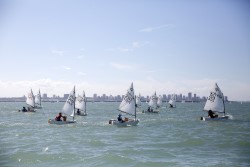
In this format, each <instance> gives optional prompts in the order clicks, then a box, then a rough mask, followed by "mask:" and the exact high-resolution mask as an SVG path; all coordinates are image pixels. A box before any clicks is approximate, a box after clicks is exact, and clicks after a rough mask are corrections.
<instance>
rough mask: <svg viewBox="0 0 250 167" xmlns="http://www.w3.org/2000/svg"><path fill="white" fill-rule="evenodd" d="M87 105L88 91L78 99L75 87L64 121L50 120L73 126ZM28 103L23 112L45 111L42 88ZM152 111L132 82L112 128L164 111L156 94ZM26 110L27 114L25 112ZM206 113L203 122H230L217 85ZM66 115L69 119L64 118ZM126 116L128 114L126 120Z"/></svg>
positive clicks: (173, 99)
mask: <svg viewBox="0 0 250 167" xmlns="http://www.w3.org/2000/svg"><path fill="white" fill-rule="evenodd" d="M86 102H87V98H86V96H85V92H84V91H83V92H82V94H81V95H79V94H78V96H77V97H76V93H75V86H74V88H73V89H72V91H71V92H70V94H69V96H68V98H67V100H66V102H65V104H64V105H63V107H62V110H61V111H60V112H59V117H61V118H63V119H61V118H60V120H57V119H49V120H48V123H49V124H57V125H63V124H72V123H76V120H75V116H87V110H86ZM26 104H27V105H28V107H27V108H28V110H26V109H25V107H23V109H22V110H19V111H23V112H35V111H37V109H42V104H41V92H40V89H39V90H38V92H37V94H36V96H34V94H33V91H32V89H30V91H29V92H28V95H27V98H26ZM168 104H169V107H170V108H176V95H175V94H173V95H172V96H171V99H170V100H169V102H168ZM147 105H148V109H147V110H145V111H144V110H142V111H141V107H142V102H141V95H140V94H139V96H136V95H135V91H134V87H133V83H131V85H130V87H129V89H128V90H127V92H126V94H125V96H124V97H123V99H122V102H121V103H120V105H119V107H118V109H117V110H118V113H119V115H118V118H117V119H110V120H109V121H108V123H109V124H110V125H116V126H123V127H124V126H136V125H138V123H139V122H140V120H139V119H138V118H137V112H141V113H159V112H160V109H161V108H162V106H163V103H162V96H161V95H159V96H157V95H156V91H155V92H154V94H153V95H152V96H151V97H150V100H149V102H148V103H147ZM24 110H25V111H24ZM203 111H205V112H207V114H208V115H207V116H203V117H201V118H200V119H201V120H203V121H210V120H225V119H229V115H226V110H225V102H224V95H223V93H222V91H221V89H220V88H219V86H218V85H217V83H215V84H214V85H213V87H212V89H211V91H210V94H209V96H208V98H207V101H206V104H205V106H204V109H203ZM62 114H64V115H66V116H62ZM122 114H123V115H125V117H124V118H122Z"/></svg>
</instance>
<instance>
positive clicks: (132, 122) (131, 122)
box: [109, 119, 140, 127]
mask: <svg viewBox="0 0 250 167" xmlns="http://www.w3.org/2000/svg"><path fill="white" fill-rule="evenodd" d="M139 122H140V120H139V119H136V120H135V119H129V120H128V121H123V122H121V121H118V120H115V119H111V120H109V124H110V125H116V126H120V127H127V126H136V125H138V123H139Z"/></svg>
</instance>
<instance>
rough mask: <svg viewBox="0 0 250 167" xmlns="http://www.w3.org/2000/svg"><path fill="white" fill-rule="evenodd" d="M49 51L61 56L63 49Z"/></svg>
mask: <svg viewBox="0 0 250 167" xmlns="http://www.w3.org/2000/svg"><path fill="white" fill-rule="evenodd" d="M51 53H52V54H54V55H57V56H63V54H64V51H62V50H52V51H51Z"/></svg>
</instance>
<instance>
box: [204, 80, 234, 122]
mask: <svg viewBox="0 0 250 167" xmlns="http://www.w3.org/2000/svg"><path fill="white" fill-rule="evenodd" d="M203 110H204V111H207V112H208V113H209V112H211V111H212V112H216V113H223V115H222V116H218V115H217V116H215V118H212V117H210V116H207V117H201V120H203V121H209V120H224V119H228V118H229V115H226V112H225V103H224V95H223V93H222V92H221V90H220V88H219V86H218V85H217V83H215V84H214V86H213V88H212V89H211V92H210V95H209V97H208V98H207V102H206V104H205V106H204V109H203Z"/></svg>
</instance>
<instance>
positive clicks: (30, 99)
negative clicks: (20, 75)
mask: <svg viewBox="0 0 250 167" xmlns="http://www.w3.org/2000/svg"><path fill="white" fill-rule="evenodd" d="M26 103H27V104H28V105H30V106H31V107H35V97H34V95H33V91H32V89H30V92H29V93H28V96H27V99H26Z"/></svg>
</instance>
